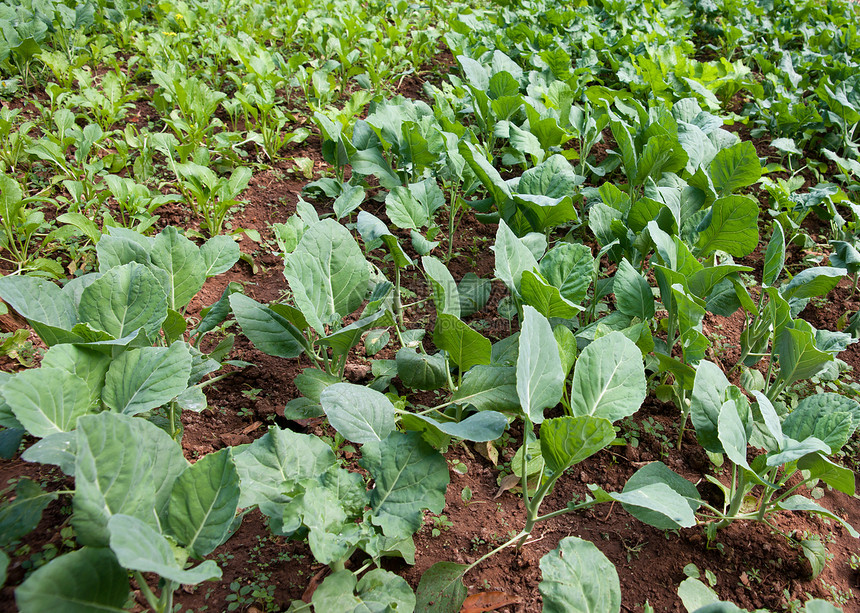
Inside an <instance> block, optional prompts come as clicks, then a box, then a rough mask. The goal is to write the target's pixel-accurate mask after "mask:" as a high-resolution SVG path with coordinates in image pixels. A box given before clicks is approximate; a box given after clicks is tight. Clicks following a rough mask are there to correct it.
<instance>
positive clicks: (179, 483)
mask: <svg viewBox="0 0 860 613" xmlns="http://www.w3.org/2000/svg"><path fill="white" fill-rule="evenodd" d="M238 504H239V473H238V472H237V471H236V466H235V464H234V463H233V450H232V448H230V447H227V448H226V449H222V450H220V451H217V452H215V453H210V454H207V455H205V456H203V457H202V458H201V459H200V460H198V461H197V462H196V463H195V464H192V465H191V466H189V467H188V468H186V469H185V470H184V471H183V472H182V474H181V475H179V477H178V478H177V479H176V481H175V482H174V484H173V490H172V491H171V493H170V506H169V509H168V515H167V527H168V529H169V530H170V533H171V534H172V535H174V536H175V537H176V540H177V541H179V542H180V543H182V544H183V545H185V547H187V548H188V551H189V552H190V553H191V555H192V556H194V557H198V558H199V557H203V556H205V555H207V554H209V553H211V552H212V550H213V549H215V548H216V547H217V546H218V545H220V544H221V543H222V542H223V540H224V538H225V537H226V536H227V534H228V531H229V530H230V525H231V524H232V523H233V518H234V517H235V515H236V508H237V506H238Z"/></svg>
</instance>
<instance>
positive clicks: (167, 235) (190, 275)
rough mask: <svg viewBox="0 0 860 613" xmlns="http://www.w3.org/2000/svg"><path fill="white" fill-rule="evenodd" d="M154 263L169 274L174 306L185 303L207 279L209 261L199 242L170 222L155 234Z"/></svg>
mask: <svg viewBox="0 0 860 613" xmlns="http://www.w3.org/2000/svg"><path fill="white" fill-rule="evenodd" d="M149 255H150V258H151V259H152V264H153V266H157V267H158V268H160V269H162V270H164V271H165V272H166V273H167V275H168V285H167V287H166V288H165V289H166V290H167V306H168V308H171V309H173V310H179V309H182V308H183V307H185V306H186V305H187V304H188V303H189V302H190V301H191V299H192V298H193V297H194V296H195V294H197V292H199V291H200V289H201V288H202V287H203V283H204V282H205V281H206V262H205V261H204V260H203V257H202V256H201V255H200V249H198V247H197V245H195V244H194V243H192V242H191V241H190V240H188V239H187V238H185V237H184V236H182V235H181V234H180V233H179V232H178V231H177V230H176V228H174V227H173V226H168V227H166V228H165V229H164V230H162V231H161V233H160V234H159V235H158V236H156V237H155V241H154V242H153V245H152V250H151V251H150V252H149Z"/></svg>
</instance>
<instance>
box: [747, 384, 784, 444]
mask: <svg viewBox="0 0 860 613" xmlns="http://www.w3.org/2000/svg"><path fill="white" fill-rule="evenodd" d="M755 372H758V371H755ZM752 394H753V396H755V399H756V403H757V404H758V410H759V413H761V417H762V422H763V423H764V425H765V427H766V429H767V431H768V433H769V434H770V435H771V436H772V437H773V439H774V441H776V445H777V448H778V449H781V448H782V445H783V443H784V442H785V437H784V435H783V431H782V424H781V423H780V421H779V415H777V413H776V409H775V408H774V406H773V404H772V403H771V401H770V399H769V398H768V397H767V396H765V395H764V394H762V393H761V392H759V391H755V390H753V392H752Z"/></svg>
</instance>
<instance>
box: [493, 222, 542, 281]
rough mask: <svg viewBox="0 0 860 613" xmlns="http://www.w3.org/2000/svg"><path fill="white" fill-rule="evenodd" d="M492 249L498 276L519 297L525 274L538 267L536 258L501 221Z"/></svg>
mask: <svg viewBox="0 0 860 613" xmlns="http://www.w3.org/2000/svg"><path fill="white" fill-rule="evenodd" d="M491 249H492V250H493V251H494V252H495V254H496V267H495V274H496V276H497V277H498V278H499V279H501V280H502V282H503V283H504V284H505V285H506V286H507V287H508V289H509V290H511V293H512V294H514V295H515V296H517V295H519V289H520V280H521V279H522V276H523V272H524V271H526V270H534V269H536V268H537V267H538V263H537V260H536V259H535V256H534V255H532V252H531V251H530V250H529V248H528V247H526V245H525V244H524V243H523V242H522V241H521V240H520V239H519V238H517V236H516V235H515V234H514V233H513V232H512V231H511V229H510V228H509V227H508V226H507V224H506V223H505V222H504V221H499V228H498V230H497V231H496V242H495V244H494V245H493V246H492V247H491Z"/></svg>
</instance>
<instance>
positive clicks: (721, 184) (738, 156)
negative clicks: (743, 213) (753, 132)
mask: <svg viewBox="0 0 860 613" xmlns="http://www.w3.org/2000/svg"><path fill="white" fill-rule="evenodd" d="M708 173H709V174H710V175H711V180H712V181H713V182H714V188H715V189H716V191H717V195H718V196H727V195H729V194H731V193H732V192H734V191H735V190H737V189H739V188H741V187H747V186H749V185H752V184H753V183H755V182H756V181H758V180H759V179H760V178H761V162H759V159H758V155H757V154H756V150H755V146H754V145H753V144H752V142H750V141H743V142H740V143H738V144H736V145H733V146H731V147H726V148H725V149H722V150H720V151H718V152H717V155H715V156H714V159H713V160H712V161H711V165H710V166H709V167H708Z"/></svg>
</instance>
